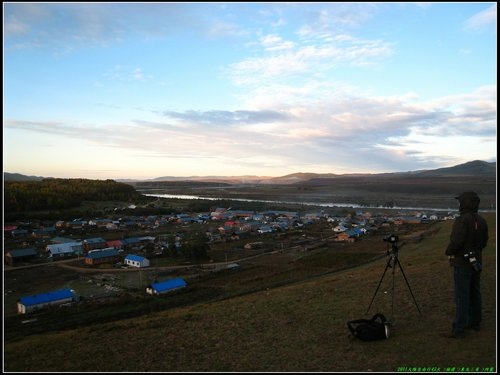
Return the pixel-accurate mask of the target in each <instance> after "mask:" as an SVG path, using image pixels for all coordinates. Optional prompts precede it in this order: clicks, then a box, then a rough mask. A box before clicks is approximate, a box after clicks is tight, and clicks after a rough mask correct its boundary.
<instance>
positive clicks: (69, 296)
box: [17, 289, 78, 314]
mask: <svg viewBox="0 0 500 375" xmlns="http://www.w3.org/2000/svg"><path fill="white" fill-rule="evenodd" d="M73 301H78V296H77V295H76V294H75V291H74V290H73V289H61V290H56V291H53V292H47V293H40V294H35V295H32V296H26V297H21V298H19V300H18V301H17V312H18V313H19V314H26V313H29V312H32V311H36V310H39V309H43V308H45V307H48V306H53V305H60V304H63V303H70V302H73Z"/></svg>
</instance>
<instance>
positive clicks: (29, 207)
mask: <svg viewBox="0 0 500 375" xmlns="http://www.w3.org/2000/svg"><path fill="white" fill-rule="evenodd" d="M141 196H142V195H141V194H140V193H138V192H137V191H136V190H135V189H134V187H133V186H130V185H127V184H125V183H121V182H116V181H114V180H90V179H82V178H76V179H63V178H51V179H44V180H41V181H5V182H4V211H5V213H6V214H8V213H19V212H26V211H39V210H54V209H67V208H74V207H78V206H80V205H81V203H82V202H83V201H113V200H116V201H122V202H133V201H134V200H137V199H138V198H140V197H141Z"/></svg>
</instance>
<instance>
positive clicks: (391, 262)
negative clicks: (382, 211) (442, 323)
mask: <svg viewBox="0 0 500 375" xmlns="http://www.w3.org/2000/svg"><path fill="white" fill-rule="evenodd" d="M384 241H387V242H390V243H391V244H392V249H391V251H387V253H388V255H389V259H388V260H387V265H386V266H385V270H384V273H383V274H382V277H381V278H380V281H379V283H378V286H377V289H376V290H375V293H374V294H373V298H372V301H371V302H370V305H369V306H368V309H367V310H366V313H368V311H370V307H371V306H372V303H373V300H374V299H375V296H376V295H377V292H378V289H379V288H380V284H382V280H383V279H384V276H385V273H386V272H387V269H388V268H389V267H391V268H392V296H391V298H392V301H391V318H392V317H393V316H394V271H395V270H396V265H398V266H399V269H400V270H401V273H402V274H403V277H404V279H405V281H406V285H407V286H408V290H409V291H410V294H411V296H412V298H413V302H414V303H415V306H416V307H417V310H418V312H419V314H422V312H421V311H420V309H419V307H418V304H417V301H416V300H415V296H414V295H413V292H412V291H411V288H410V283H409V282H408V279H407V278H406V275H405V272H404V271H403V267H402V266H401V263H400V262H399V259H398V251H399V249H398V244H397V236H389V237H387V238H384Z"/></svg>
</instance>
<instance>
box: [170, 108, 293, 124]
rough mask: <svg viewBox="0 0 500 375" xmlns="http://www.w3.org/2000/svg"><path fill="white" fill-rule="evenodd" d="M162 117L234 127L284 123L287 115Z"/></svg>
mask: <svg viewBox="0 0 500 375" xmlns="http://www.w3.org/2000/svg"><path fill="white" fill-rule="evenodd" d="M163 115H164V116H167V117H170V118H174V119H178V120H182V121H188V122H191V123H193V122H194V123H201V124H212V125H234V124H259V123H269V122H274V121H286V120H287V118H288V115H286V114H283V113H280V112H277V111H273V110H261V111H247V110H238V111H205V112H203V111H186V112H174V111H165V112H163Z"/></svg>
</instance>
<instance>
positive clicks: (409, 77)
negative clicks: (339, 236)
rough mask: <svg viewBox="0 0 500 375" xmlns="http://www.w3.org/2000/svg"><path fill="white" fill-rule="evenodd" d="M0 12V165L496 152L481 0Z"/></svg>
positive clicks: (220, 168) (428, 158)
mask: <svg viewBox="0 0 500 375" xmlns="http://www.w3.org/2000/svg"><path fill="white" fill-rule="evenodd" d="M3 8H4V9H3V10H4V17H3V31H4V45H3V52H4V60H3V62H4V69H3V78H4V84H3V94H4V97H3V98H4V99H3V105H4V107H3V108H4V112H3V136H4V137H3V146H4V151H3V158H4V164H3V168H4V172H11V173H22V174H26V175H35V176H45V177H49V176H51V177H65V178H66V177H69V178H77V177H81V178H95V179H106V178H112V179H119V178H144V179H146V178H156V177H160V176H209V175H219V176H223V175H225V176H229V175H237V176H242V175H257V176H283V175H286V174H289V173H295V172H316V173H358V172H373V173H379V172H397V171H410V170H419V169H435V168H440V167H448V166H453V165H457V164H461V163H465V162H468V161H472V160H484V161H496V126H497V106H496V99H497V94H496V92H497V86H496V82H497V74H496V71H497V58H496V56H497V48H496V47H497V41H496V40H497V32H496V30H497V6H496V2H495V3H492V2H474V3H472V2H471V3H406V2H405V3H323V2H321V3H15V2H12V3H3Z"/></svg>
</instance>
